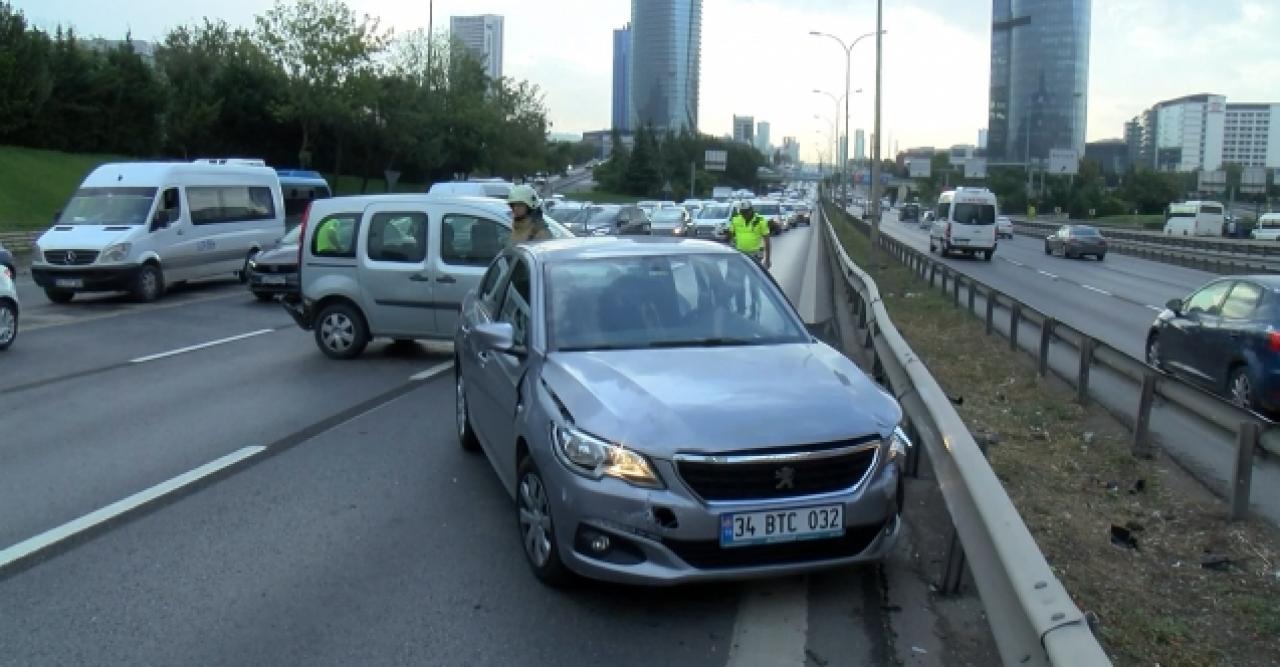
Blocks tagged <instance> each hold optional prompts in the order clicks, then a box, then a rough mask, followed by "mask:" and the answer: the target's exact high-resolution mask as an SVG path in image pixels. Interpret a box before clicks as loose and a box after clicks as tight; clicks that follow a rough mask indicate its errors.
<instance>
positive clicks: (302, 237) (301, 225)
mask: <svg viewBox="0 0 1280 667" xmlns="http://www.w3.org/2000/svg"><path fill="white" fill-rule="evenodd" d="M310 217H311V202H307V207H306V208H304V209H302V220H301V221H299V222H298V276H299V278H301V276H302V246H303V245H305V244H306V242H307V218H310ZM299 284H301V281H299Z"/></svg>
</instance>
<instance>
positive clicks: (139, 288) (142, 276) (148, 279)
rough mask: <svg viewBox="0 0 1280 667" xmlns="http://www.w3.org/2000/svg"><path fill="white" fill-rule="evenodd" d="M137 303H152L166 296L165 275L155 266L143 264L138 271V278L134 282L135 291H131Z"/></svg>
mask: <svg viewBox="0 0 1280 667" xmlns="http://www.w3.org/2000/svg"><path fill="white" fill-rule="evenodd" d="M129 291H130V292H131V293H132V294H133V298H134V300H135V301H139V302H142V303H150V302H152V301H155V300H156V299H159V298H160V295H161V294H164V274H163V273H161V272H160V267H158V266H156V265H155V264H143V265H142V268H140V269H138V276H137V277H136V278H134V280H133V289H131V290H129Z"/></svg>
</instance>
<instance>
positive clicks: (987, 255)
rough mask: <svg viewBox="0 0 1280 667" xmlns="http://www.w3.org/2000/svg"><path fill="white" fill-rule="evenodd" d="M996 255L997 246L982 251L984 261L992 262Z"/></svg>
mask: <svg viewBox="0 0 1280 667" xmlns="http://www.w3.org/2000/svg"><path fill="white" fill-rule="evenodd" d="M995 256H996V251H995V248H992V249H991V250H983V251H982V261H984V262H990V261H991V258H992V257H995Z"/></svg>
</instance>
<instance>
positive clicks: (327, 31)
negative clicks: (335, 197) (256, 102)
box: [257, 0, 389, 166]
mask: <svg viewBox="0 0 1280 667" xmlns="http://www.w3.org/2000/svg"><path fill="white" fill-rule="evenodd" d="M257 37H258V40H259V42H260V43H261V45H262V47H263V49H264V50H265V51H266V53H267V54H268V55H269V56H270V57H271V59H272V60H273V61H274V62H275V63H276V64H277V65H278V66H279V67H280V68H281V69H283V70H284V72H285V74H286V75H287V77H288V79H287V81H288V83H287V86H286V91H287V92H286V97H285V100H284V102H283V103H281V104H279V105H277V107H276V109H275V112H276V114H277V115H278V116H279V117H280V118H281V120H285V121H292V122H296V123H297V124H298V127H299V129H300V130H301V133H302V141H301V145H300V146H299V148H298V160H299V162H300V163H302V164H303V165H304V166H305V165H306V164H307V163H308V162H309V156H310V148H311V141H312V138H313V137H314V136H315V134H316V133H317V132H318V131H319V130H320V129H321V128H324V127H329V128H334V127H338V126H341V125H342V124H343V123H345V122H349V121H350V120H351V119H352V118H353V117H354V115H355V113H356V104H357V101H356V100H353V99H352V98H351V95H352V94H353V93H354V92H357V91H358V90H361V88H360V87H359V86H351V85H346V84H347V83H348V80H350V79H352V78H353V77H356V76H357V75H359V74H360V73H361V72H363V71H365V70H366V69H367V68H369V67H371V66H372V60H373V56H374V55H375V54H377V53H379V52H381V51H382V50H383V49H384V48H385V46H386V43H387V41H388V39H389V37H388V36H387V35H386V34H384V33H381V32H379V29H378V20H377V19H375V18H372V17H370V16H369V15H367V14H366V15H364V16H363V17H361V18H357V17H356V14H355V12H354V11H352V10H351V8H350V7H348V6H347V5H345V4H343V3H342V2H340V1H339V0H298V1H297V2H294V3H289V2H286V1H285V0H276V4H275V6H274V7H273V8H271V9H270V10H268V11H267V13H266V14H265V15H263V16H259V17H258V18H257ZM340 142H341V135H340V134H339V147H338V150H337V152H338V157H337V158H336V159H335V162H336V164H337V165H338V166H340V164H341V148H340V146H341V143H340Z"/></svg>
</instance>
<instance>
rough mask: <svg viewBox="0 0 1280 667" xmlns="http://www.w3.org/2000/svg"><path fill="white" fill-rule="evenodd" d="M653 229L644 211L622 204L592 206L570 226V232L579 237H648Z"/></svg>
mask: <svg viewBox="0 0 1280 667" xmlns="http://www.w3.org/2000/svg"><path fill="white" fill-rule="evenodd" d="M651 229H652V222H651V221H650V220H649V214H648V213H645V212H644V209H642V208H640V207H639V206H623V205H621V204H598V205H595V206H590V207H588V208H586V209H584V210H583V212H582V213H581V214H579V217H577V218H574V221H573V224H572V225H569V230H570V231H572V232H573V233H574V234H577V235H578V236H631V235H648V234H649V233H650V232H651Z"/></svg>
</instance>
